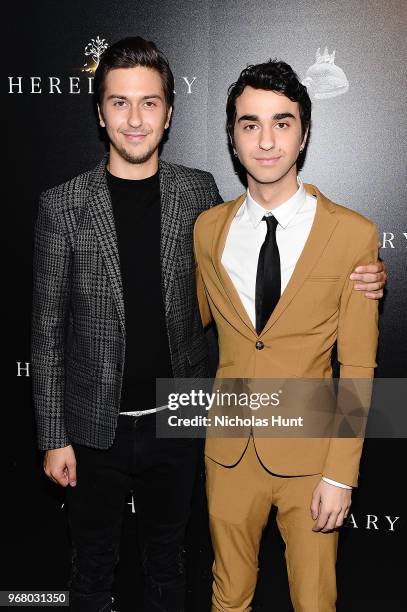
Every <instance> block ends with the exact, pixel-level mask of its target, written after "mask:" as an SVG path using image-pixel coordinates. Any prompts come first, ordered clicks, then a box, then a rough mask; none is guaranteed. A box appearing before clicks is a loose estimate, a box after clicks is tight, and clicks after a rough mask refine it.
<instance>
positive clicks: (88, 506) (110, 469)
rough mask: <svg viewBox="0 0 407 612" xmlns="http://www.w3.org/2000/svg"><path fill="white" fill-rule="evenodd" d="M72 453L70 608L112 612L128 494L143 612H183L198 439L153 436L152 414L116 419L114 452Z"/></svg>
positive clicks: (81, 449) (85, 449) (88, 450)
mask: <svg viewBox="0 0 407 612" xmlns="http://www.w3.org/2000/svg"><path fill="white" fill-rule="evenodd" d="M73 447H74V450H75V454H76V459H77V485H76V487H68V490H67V507H68V520H69V524H70V529H71V537H72V550H73V555H72V556H73V561H72V575H71V587H70V588H71V594H70V599H71V610H75V611H77V612H79V611H80V612H82V611H83V612H102V611H103V612H105V611H108V610H109V611H110V610H111V601H112V600H111V588H112V584H113V578H114V569H115V566H116V564H117V562H118V559H119V544H120V532H121V526H122V517H123V511H124V505H125V501H126V497H127V496H128V494H129V492H130V490H132V491H133V494H134V498H135V504H136V511H137V513H138V524H139V526H140V533H139V539H140V550H141V554H142V563H143V569H144V574H145V584H146V587H145V593H144V612H182V610H184V599H185V567H184V548H183V543H184V536H185V529H186V525H187V521H188V518H189V514H190V505H191V495H192V489H193V484H194V480H195V476H196V471H197V460H198V454H199V448H200V447H199V445H198V441H197V440H193V439H164V438H156V435H155V415H143V416H141V417H129V416H124V415H120V416H119V422H118V427H117V431H116V436H115V440H114V443H113V445H112V447H111V448H109V449H108V450H98V449H92V448H88V447H85V446H79V445H76V444H74V445H73ZM137 599H138V600H139V601H140V600H141V599H142V594H141V593H140V594H139V593H135V601H136V600H137ZM135 609H136V608H135Z"/></svg>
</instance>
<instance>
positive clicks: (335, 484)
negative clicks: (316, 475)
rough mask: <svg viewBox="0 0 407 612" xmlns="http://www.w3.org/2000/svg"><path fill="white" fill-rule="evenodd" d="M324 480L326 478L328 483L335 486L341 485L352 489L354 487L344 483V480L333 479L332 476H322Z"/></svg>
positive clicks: (342, 487)
mask: <svg viewBox="0 0 407 612" xmlns="http://www.w3.org/2000/svg"><path fill="white" fill-rule="evenodd" d="M322 480H324V481H325V482H327V483H328V484H331V485H334V486H335V487H340V488H341V489H352V487H350V486H349V485H347V484H343V483H342V482H337V481H336V480H331V478H326V477H325V476H322Z"/></svg>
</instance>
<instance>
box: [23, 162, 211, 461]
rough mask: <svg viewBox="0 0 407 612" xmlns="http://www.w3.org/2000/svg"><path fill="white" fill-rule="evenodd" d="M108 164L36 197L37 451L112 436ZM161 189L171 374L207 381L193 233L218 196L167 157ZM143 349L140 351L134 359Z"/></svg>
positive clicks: (120, 353) (114, 297)
mask: <svg viewBox="0 0 407 612" xmlns="http://www.w3.org/2000/svg"><path fill="white" fill-rule="evenodd" d="M106 162H107V157H106V158H105V159H103V160H102V161H101V162H100V163H99V164H98V166H97V167H96V168H95V169H94V170H92V171H90V172H86V173H84V174H81V175H80V176H77V177H75V178H73V179H72V180H70V181H68V182H67V183H64V184H63V185H59V186H57V187H54V188H52V189H49V190H47V191H45V192H44V193H43V194H42V195H41V200H40V206H39V212H38V217H37V222H36V226H35V238H34V290H33V310H32V339H31V370H32V383H33V396H34V406H35V414H36V421H37V432H38V443H39V447H40V449H51V448H60V447H63V446H67V445H68V444H70V442H71V441H73V442H76V443H78V444H84V445H86V446H91V447H94V448H102V449H103V448H108V447H109V446H110V445H111V444H112V442H113V439H114V435H115V429H116V424H117V419H118V414H119V406H120V393H121V385H122V378H123V366H124V355H125V341H126V328H125V316H124V302H123V288H122V282H121V273H120V262H119V253H118V247H117V238H116V230H115V223H114V217H113V211H112V204H111V199H110V193H109V189H108V186H107V183H106ZM160 191H161V211H162V212H161V267H162V290H163V296H164V305H165V314H166V321H167V329H168V337H169V346H170V354H171V362H172V367H173V372H174V376H175V377H188V378H189V377H205V376H208V354H207V343H206V339H205V336H204V332H203V329H202V324H201V320H200V315H199V309H198V304H197V298H196V287H195V263H194V255H193V242H192V233H193V225H194V222H195V220H196V218H197V216H198V215H199V214H200V213H201V212H202V211H203V210H205V209H206V208H209V207H210V206H212V205H214V204H217V203H219V202H221V201H222V199H221V197H220V195H219V192H218V189H217V187H216V183H215V181H214V179H213V177H212V175H211V174H209V173H208V172H203V171H202V170H194V169H191V168H186V167H184V166H179V165H175V164H169V163H167V162H164V161H160ZM146 290H148V288H146ZM140 325H143V321H140ZM142 352H143V348H142V347H140V359H142Z"/></svg>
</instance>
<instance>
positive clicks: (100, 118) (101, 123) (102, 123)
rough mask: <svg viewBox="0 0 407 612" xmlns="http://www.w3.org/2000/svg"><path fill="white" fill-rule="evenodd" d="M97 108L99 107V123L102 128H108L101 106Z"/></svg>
mask: <svg viewBox="0 0 407 612" xmlns="http://www.w3.org/2000/svg"><path fill="white" fill-rule="evenodd" d="M97 107H98V115H99V123H100V125H101V126H102V128H104V127H106V123H105V122H104V119H103V115H102V111H101V110H100V106H99V104H98V105H97Z"/></svg>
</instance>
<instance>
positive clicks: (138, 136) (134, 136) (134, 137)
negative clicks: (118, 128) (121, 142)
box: [122, 132, 147, 142]
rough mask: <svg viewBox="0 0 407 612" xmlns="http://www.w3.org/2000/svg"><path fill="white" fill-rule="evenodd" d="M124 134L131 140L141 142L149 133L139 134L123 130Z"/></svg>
mask: <svg viewBox="0 0 407 612" xmlns="http://www.w3.org/2000/svg"><path fill="white" fill-rule="evenodd" d="M122 134H123V136H124V137H125V138H126V140H128V141H129V142H141V141H142V140H144V138H146V136H147V134H139V133H136V132H122Z"/></svg>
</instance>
